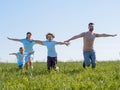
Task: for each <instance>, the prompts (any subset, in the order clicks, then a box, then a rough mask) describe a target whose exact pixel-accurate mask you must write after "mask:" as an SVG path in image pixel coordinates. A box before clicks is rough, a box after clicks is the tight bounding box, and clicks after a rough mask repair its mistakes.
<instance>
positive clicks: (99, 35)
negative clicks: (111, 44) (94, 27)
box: [96, 34, 117, 37]
mask: <svg viewBox="0 0 120 90" xmlns="http://www.w3.org/2000/svg"><path fill="white" fill-rule="evenodd" d="M115 36H117V34H113V35H112V34H96V37H115Z"/></svg>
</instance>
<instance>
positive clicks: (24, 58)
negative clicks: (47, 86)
mask: <svg viewBox="0 0 120 90" xmlns="http://www.w3.org/2000/svg"><path fill="white" fill-rule="evenodd" d="M93 31H94V23H92V22H90V23H89V24H88V31H86V32H82V33H80V34H78V35H75V36H73V37H71V38H70V39H68V40H65V41H64V42H58V41H54V38H55V35H54V34H53V33H47V34H46V40H45V41H41V40H32V39H31V36H32V33H31V32H27V34H26V38H24V39H14V38H9V37H8V39H9V40H13V41H17V42H21V43H22V44H23V46H24V48H23V47H20V48H19V52H17V53H10V55H16V57H17V64H18V67H19V68H20V69H23V68H24V65H25V68H26V69H28V68H29V67H30V68H31V69H32V68H33V66H32V60H33V58H34V50H33V46H34V45H35V44H40V45H44V46H46V47H47V50H48V51H47V69H48V70H51V69H54V70H56V67H57V52H56V50H55V45H67V46H68V45H69V44H70V43H69V42H70V41H71V40H75V39H78V38H83V44H84V45H83V56H84V61H83V68H85V67H86V66H87V67H89V66H90V65H92V69H94V68H95V67H96V55H95V50H94V47H93V46H94V40H95V38H97V37H115V36H117V34H104V33H103V34H98V33H94V32H93Z"/></svg>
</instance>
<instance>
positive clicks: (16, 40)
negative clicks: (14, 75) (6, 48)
mask: <svg viewBox="0 0 120 90" xmlns="http://www.w3.org/2000/svg"><path fill="white" fill-rule="evenodd" d="M7 38H8V39H9V40H13V41H18V42H20V39H15V38H9V37H7Z"/></svg>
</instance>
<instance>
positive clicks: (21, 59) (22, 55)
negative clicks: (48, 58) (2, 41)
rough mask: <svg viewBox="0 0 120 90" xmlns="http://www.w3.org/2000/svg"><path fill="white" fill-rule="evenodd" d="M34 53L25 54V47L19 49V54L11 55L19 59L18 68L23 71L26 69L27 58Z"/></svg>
mask: <svg viewBox="0 0 120 90" xmlns="http://www.w3.org/2000/svg"><path fill="white" fill-rule="evenodd" d="M32 53H34V52H30V53H28V54H27V53H26V54H25V53H24V49H23V47H20V48H19V52H17V53H10V54H9V55H15V56H16V57H17V64H18V68H19V69H21V70H23V69H24V65H25V56H26V55H29V54H32Z"/></svg>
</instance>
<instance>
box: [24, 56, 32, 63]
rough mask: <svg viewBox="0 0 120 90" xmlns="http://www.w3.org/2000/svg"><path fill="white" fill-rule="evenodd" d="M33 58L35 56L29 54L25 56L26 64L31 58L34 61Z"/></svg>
mask: <svg viewBox="0 0 120 90" xmlns="http://www.w3.org/2000/svg"><path fill="white" fill-rule="evenodd" d="M33 57H34V54H27V55H26V56H25V63H27V62H28V61H29V59H30V58H32V59H33Z"/></svg>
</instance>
